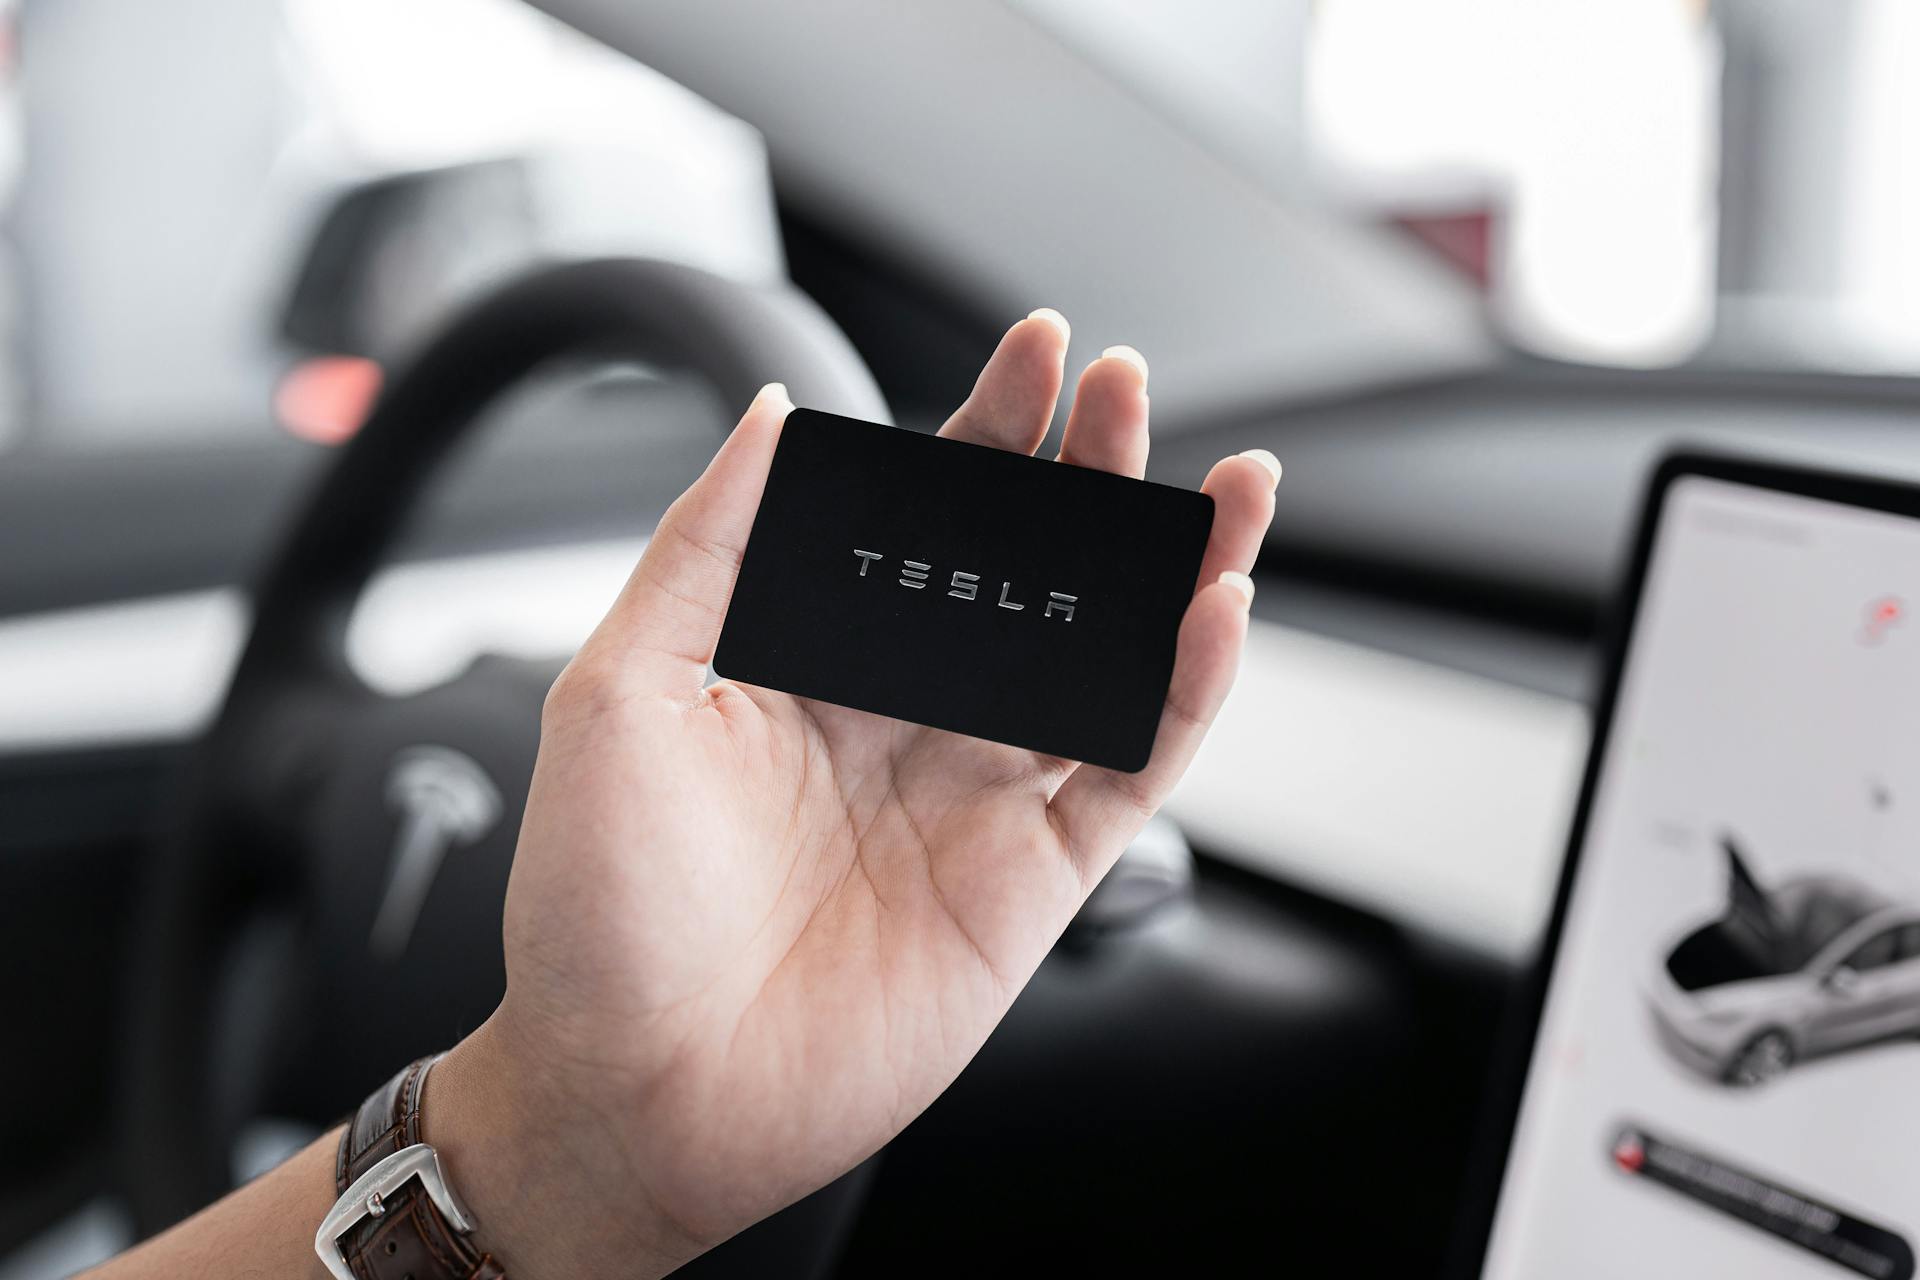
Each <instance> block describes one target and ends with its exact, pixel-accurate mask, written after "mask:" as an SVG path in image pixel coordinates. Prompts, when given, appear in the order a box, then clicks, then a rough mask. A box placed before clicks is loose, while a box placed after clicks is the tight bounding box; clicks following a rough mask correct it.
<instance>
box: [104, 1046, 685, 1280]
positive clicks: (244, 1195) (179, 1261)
mask: <svg viewBox="0 0 1920 1280" xmlns="http://www.w3.org/2000/svg"><path fill="white" fill-rule="evenodd" d="M499 1040H500V1032H499V1029H498V1028H497V1027H495V1026H492V1025H489V1026H488V1027H486V1028H482V1029H481V1031H479V1032H478V1033H476V1034H475V1035H473V1036H471V1037H469V1038H468V1040H467V1041H465V1042H464V1043H462V1044H461V1045H460V1046H459V1048H457V1049H456V1050H454V1052H453V1053H451V1054H449V1055H448V1056H447V1057H446V1058H445V1059H443V1060H442V1061H441V1063H440V1065H439V1066H437V1067H436V1068H435V1069H434V1071H433V1073H432V1074H431V1075H430V1076H429V1077H428V1080H427V1090H426V1095H425V1098H424V1099H423V1102H422V1106H421V1117H422V1137H423V1138H424V1139H425V1141H426V1142H428V1143H429V1144H430V1145H432V1146H433V1147H434V1148H435V1150H437V1151H438V1152H439V1153H440V1157H441V1161H442V1164H443V1165H444V1167H445V1169H446V1173H447V1177H448V1179H449V1181H450V1182H451V1183H452V1184H453V1187H454V1190H455V1191H456V1193H458V1194H459V1196H460V1197H461V1199H462V1200H463V1201H464V1202H465V1204H466V1207H467V1209H468V1210H469V1213H470V1215H471V1216H472V1218H473V1219H474V1223H475V1229H474V1236H473V1239H474V1244H475V1246H476V1247H477V1248H479V1249H480V1250H481V1251H483V1252H486V1253H490V1254H492V1255H493V1257H494V1260H495V1261H496V1262H497V1263H499V1264H500V1266H501V1267H502V1268H503V1269H504V1270H505V1271H506V1274H507V1276H508V1277H509V1278H510V1280H545V1278H546V1277H550V1276H551V1277H558V1276H567V1277H577V1278H581V1280H590V1278H591V1277H594V1276H619V1277H621V1280H629V1278H631V1280H649V1278H650V1277H656V1276H664V1275H666V1274H667V1273H668V1272H669V1271H671V1270H673V1268H674V1267H676V1266H678V1265H679V1264H680V1263H682V1262H684V1261H686V1260H687V1259H688V1258H690V1257H692V1256H693V1255H694V1254H695V1253H697V1252H699V1249H698V1247H697V1246H695V1245H693V1244H691V1243H690V1242H687V1241H685V1240H684V1239H683V1238H681V1237H679V1236H678V1235H677V1234H676V1233H674V1232H672V1231H671V1230H666V1229H663V1228H664V1226H665V1224H664V1223H661V1222H659V1221H656V1215H653V1214H651V1213H650V1212H649V1211H648V1209H647V1207H646V1206H645V1205H644V1204H634V1203H630V1202H628V1203H609V1202H607V1201H605V1200H603V1199H601V1198H600V1197H598V1196H596V1195H595V1194H594V1189H595V1186H596V1180H595V1178H594V1176H593V1175H592V1172H591V1168H590V1164H589V1162H588V1161H586V1160H583V1159H582V1158H581V1156H582V1155H583V1154H585V1153H583V1152H576V1151H572V1150H569V1149H567V1148H566V1147H564V1146H563V1145H562V1141H561V1140H562V1138H563V1137H564V1136H565V1135H566V1131H567V1129H568V1127H569V1126H571V1127H572V1128H574V1129H576V1130H577V1129H579V1128H581V1127H582V1126H581V1119H582V1118H581V1117H579V1116H571V1115H567V1114H566V1113H565V1112H564V1110H555V1109H551V1108H548V1107H543V1106H538V1105H530V1104H529V1099H530V1097H531V1096H532V1092H531V1091H530V1090H528V1089H527V1088H526V1085H527V1083H528V1082H527V1081H526V1080H525V1078H524V1077H525V1069H524V1068H523V1067H522V1066H521V1065H519V1061H518V1060H517V1059H515V1058H514V1057H513V1056H512V1055H511V1054H510V1053H508V1052H506V1051H505V1050H504V1049H503V1047H502V1046H501V1044H500V1043H499ZM536 1112H544V1113H545V1114H535V1113H536ZM340 1135H341V1130H340V1129H338V1128H336V1129H334V1130H333V1131H332V1132H330V1133H328V1134H327V1135H326V1136H324V1137H322V1138H320V1139H318V1140H316V1141H315V1142H314V1143H312V1144H311V1145H310V1146H308V1147H306V1148H305V1149H304V1150H302V1151H301V1152H300V1153H299V1154H297V1155H295V1156H293V1157H292V1158H291V1159H289V1160H287V1161H286V1162H285V1163H284V1164H281V1165H280V1166H279V1167H277V1168H275V1169H273V1170H272V1171H271V1172H269V1173H266V1174H263V1175H262V1176H261V1177H259V1178H256V1179H255V1180H254V1181H252V1182H250V1183H248V1184H247V1185H246V1186H244V1187H242V1188H240V1189H239V1190H237V1191H235V1192H234V1193H233V1194H231V1195H229V1196H227V1197H226V1198H225V1199H223V1200H221V1201H220V1202H219V1203H217V1204H215V1205H213V1206H212V1207H210V1208H208V1209H206V1210H203V1211H202V1212H200V1213H198V1214H196V1215H194V1216H193V1217H192V1218H189V1219H187V1220H186V1221H185V1222H182V1223H180V1224H178V1225H177V1226H175V1227H173V1228H171V1229H170V1230H168V1231H166V1232H164V1233H163V1234H161V1235H159V1236H156V1237H154V1238H153V1239H152V1240H149V1241H147V1242H146V1243H145V1244H142V1245H140V1246H139V1247H138V1248H136V1249H133V1250H131V1251H129V1252H127V1253H125V1254H122V1255H121V1256H120V1257H118V1258H116V1259H114V1260H113V1261H112V1262H109V1263H107V1264H105V1265H104V1266H102V1267H100V1268H98V1269H96V1270H94V1271H91V1272H88V1273H87V1275H86V1277H85V1278H84V1280H158V1278H159V1277H166V1278H167V1280H172V1278H173V1277H176V1276H186V1275H208V1276H234V1277H255V1276H258V1277H269V1276H270V1277H275V1278H276V1280H280V1278H284V1277H300V1278H302V1280H305V1278H307V1277H311V1278H312V1280H329V1277H328V1274H327V1270H326V1268H325V1267H324V1266H322V1265H321V1263H320V1260H319V1258H318V1257H317V1256H316V1255H315V1253H314V1247H313V1237H314V1232H315V1230H316V1229H317V1228H318V1227H319V1224H320V1221H321V1219H322V1218H324V1217H325V1216H326V1214H327V1211H328V1210H329V1209H331V1208H332V1207H333V1204H334V1201H335V1200H336V1199H338V1197H339V1191H338V1189H337V1187H336V1186H335V1183H334V1171H335V1163H336V1157H337V1154H338V1151H339V1147H340Z"/></svg>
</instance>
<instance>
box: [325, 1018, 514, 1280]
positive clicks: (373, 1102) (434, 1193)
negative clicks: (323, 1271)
mask: <svg viewBox="0 0 1920 1280" xmlns="http://www.w3.org/2000/svg"><path fill="white" fill-rule="evenodd" d="M439 1060H440V1057H439V1055H435V1056H434V1057H431V1058H422V1059H421V1060H420V1061H418V1062H416V1063H414V1064H413V1065H411V1066H409V1067H407V1068H406V1069H405V1070H403V1071H401V1072H400V1074H398V1075H396V1076H395V1077H394V1078H393V1079H391V1080H389V1081H387V1083H386V1084H385V1085H383V1086H381V1087H380V1088H379V1089H377V1090H375V1091H374V1093H373V1095H372V1096H371V1097H369V1098H368V1099H367V1100H366V1101H365V1102H363V1103H361V1104H360V1109H359V1110H358V1111H356V1112H354V1115H353V1120H352V1121H351V1122H350V1123H349V1124H348V1125H347V1131H346V1132H345V1133H344V1134H342V1135H341V1137H340V1154H339V1156H338V1158H337V1159H336V1160H335V1161H334V1183H335V1185H336V1186H337V1187H338V1188H339V1190H340V1198H339V1199H338V1200H337V1201H335V1202H334V1205H333V1209H332V1211H331V1212H330V1213H328V1214H327V1216H326V1219H325V1220H324V1221H323V1222H321V1224H320V1230H319V1232H318V1233H316V1234H315V1236H314V1238H313V1248H314V1252H316V1253H318V1254H319V1255H320V1261H322V1262H324V1263H326V1265H327V1270H328V1271H330V1272H331V1273H332V1274H333V1275H334V1276H336V1277H337V1278H338V1280H505V1276H506V1273H505V1272H504V1271H502V1270H501V1269H500V1266H499V1264H498V1263H496V1262H494V1260H493V1258H492V1257H491V1256H490V1255H488V1254H484V1253H481V1252H480V1251H479V1250H478V1249H476V1248H474V1246H473V1244H472V1243H471V1242H470V1241H469V1239H468V1237H469V1236H471V1235H472V1234H473V1222H472V1220H471V1219H470V1218H469V1217H468V1216H467V1211H466V1210H465V1209H464V1208H462V1207H461V1204H460V1201H459V1198H458V1197H456V1196H455V1195H454V1194H453V1188H452V1187H451V1186H449V1185H448V1183H447V1174H446V1170H445V1169H444V1168H442V1167H441V1165H440V1155H439V1153H438V1152H436V1151H435V1150H434V1149H433V1148H432V1147H430V1146H428V1145H427V1144H426V1143H424V1142H422V1141H421V1140H420V1099H421V1097H422V1095H424V1094H425V1093H426V1089H427V1073H428V1072H429V1071H432V1070H433V1064H434V1063H436V1062H438V1061H439Z"/></svg>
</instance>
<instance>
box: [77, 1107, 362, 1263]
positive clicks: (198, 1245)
mask: <svg viewBox="0 0 1920 1280" xmlns="http://www.w3.org/2000/svg"><path fill="white" fill-rule="evenodd" d="M339 1146H340V1131H339V1130H338V1129H336V1130H334V1131H333V1132H331V1133H329V1134H327V1135H326V1136H325V1137H323V1138H320V1139H317V1140H316V1141H314V1142H313V1143H312V1144H311V1145H309V1146H308V1147H307V1148H306V1149H305V1150H303V1151H301V1152H300V1153H299V1154H298V1155H296V1156H294V1157H293V1158H292V1159H290V1160H288V1161H287V1162H285V1163H284V1164H282V1165H280V1166H279V1167H278V1168H276V1169H274V1170H273V1171H272V1172H270V1173H266V1174H263V1175H262V1176H260V1177H258V1178H255V1179H254V1180H253V1181H252V1182H249V1183H248V1184H247V1185H246V1186H244V1187H242V1188H240V1189H239V1190H238V1191H236V1192H234V1193H233V1194H232V1195H230V1196H228V1197H227V1198H226V1199H224V1200H222V1201H220V1202H219V1203H218V1204H216V1205H214V1206H212V1207H211V1208H208V1209H205V1210H202V1211H201V1212H200V1213H197V1214H195V1215H194V1216H193V1217H191V1218H188V1219H187V1220H186V1221H185V1222H182V1223H180V1224H178V1225H177V1226H175V1227H173V1228H172V1229H171V1230H168V1231H166V1232H164V1233H163V1234H161V1235H158V1236H155V1237H154V1238H153V1239H151V1240H149V1241H147V1242H146V1243H145V1244H143V1245H141V1246H140V1247H139V1248H137V1249H133V1250H131V1251H130V1252H127V1253H123V1254H121V1255H120V1256H119V1257H118V1258H115V1259H114V1260H113V1261H112V1262H109V1263H107V1264H106V1265H105V1266H102V1267H100V1268H98V1269H96V1270H93V1271H89V1272H88V1273H87V1274H86V1277H85V1280H148V1278H149V1277H155V1278H157V1277H163V1276H164V1277H168V1278H169V1280H171V1277H175V1276H233V1277H235V1278H236V1280H251V1278H252V1277H256V1276H257V1277H262V1278H265V1277H274V1280H286V1278H289V1277H300V1278H301V1280H306V1278H307V1277H311V1278H312V1280H329V1278H328V1276H327V1271H326V1268H325V1267H323V1266H321V1265H320V1260H319V1258H317V1257H316V1256H314V1252H313V1232H314V1229H315V1228H316V1227H318V1226H319V1225H320V1219H321V1218H323V1217H325V1216H326V1212H327V1210H328V1209H329V1208H331V1207H332V1205H333V1202H334V1199H335V1198H336V1196H337V1194H338V1193H337V1192H335V1191H334V1189H333V1161H334V1153H335V1151H337V1150H338V1149H339Z"/></svg>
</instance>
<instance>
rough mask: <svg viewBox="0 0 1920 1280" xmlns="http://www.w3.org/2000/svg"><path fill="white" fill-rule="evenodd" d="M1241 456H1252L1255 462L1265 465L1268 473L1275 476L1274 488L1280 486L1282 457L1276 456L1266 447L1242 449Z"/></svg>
mask: <svg viewBox="0 0 1920 1280" xmlns="http://www.w3.org/2000/svg"><path fill="white" fill-rule="evenodd" d="M1240 456H1241V457H1243V458H1252V459H1253V460H1254V461H1255V462H1257V463H1259V464H1260V465H1261V466H1263V467H1265V468H1266V469H1267V474H1268V475H1270V476H1272V477H1273V485H1274V488H1276V489H1277V488H1279V487H1280V459H1278V458H1276V457H1274V456H1273V455H1272V454H1271V453H1269V452H1267V451H1266V450H1265V449H1247V450H1244V451H1242V453H1241V454H1240Z"/></svg>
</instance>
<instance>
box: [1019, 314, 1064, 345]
mask: <svg viewBox="0 0 1920 1280" xmlns="http://www.w3.org/2000/svg"><path fill="white" fill-rule="evenodd" d="M1027 319H1029V320H1045V321H1046V322H1047V323H1048V324H1050V325H1052V326H1053V327H1054V328H1056V329H1058V330H1059V331H1060V340H1061V341H1063V342H1071V341H1072V340H1073V326H1072V325H1070V324H1068V323H1067V318H1066V317H1065V316H1063V315H1061V314H1060V313H1059V312H1058V311H1055V310H1054V309H1053V308H1052V307H1035V308H1034V309H1033V310H1032V311H1029V312H1027Z"/></svg>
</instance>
